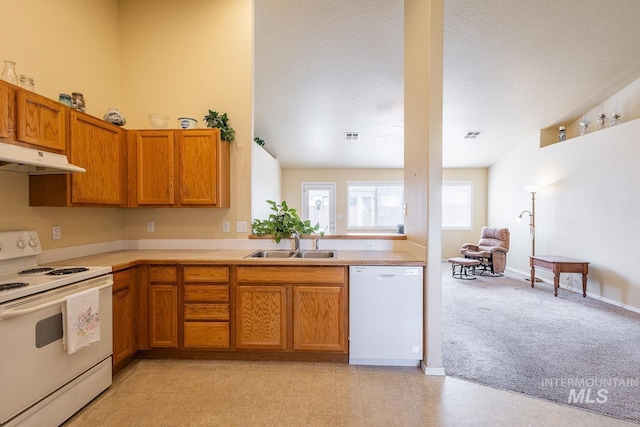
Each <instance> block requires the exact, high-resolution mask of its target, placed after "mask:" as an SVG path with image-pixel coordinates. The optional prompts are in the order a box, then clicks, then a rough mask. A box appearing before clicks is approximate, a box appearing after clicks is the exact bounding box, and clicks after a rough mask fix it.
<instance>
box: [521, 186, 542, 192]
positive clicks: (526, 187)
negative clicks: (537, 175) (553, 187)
mask: <svg viewBox="0 0 640 427" xmlns="http://www.w3.org/2000/svg"><path fill="white" fill-rule="evenodd" d="M524 189H525V190H527V191H528V192H529V193H537V192H538V190H540V186H539V185H525V186H524Z"/></svg>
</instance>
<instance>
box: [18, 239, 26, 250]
mask: <svg viewBox="0 0 640 427" xmlns="http://www.w3.org/2000/svg"><path fill="white" fill-rule="evenodd" d="M16 246H17V247H18V249H24V248H26V247H27V242H25V241H24V239H23V238H22V237H20V238H19V239H18V241H17V242H16Z"/></svg>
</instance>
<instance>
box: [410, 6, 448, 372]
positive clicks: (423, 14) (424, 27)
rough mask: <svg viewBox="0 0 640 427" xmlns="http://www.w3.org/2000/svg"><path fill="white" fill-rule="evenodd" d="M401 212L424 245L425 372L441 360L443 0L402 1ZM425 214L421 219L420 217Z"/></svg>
mask: <svg viewBox="0 0 640 427" xmlns="http://www.w3.org/2000/svg"><path fill="white" fill-rule="evenodd" d="M404 7H405V12H404V19H405V22H404V36H405V37H404V38H405V41H404V43H405V45H404V47H405V50H404V65H405V70H404V76H405V80H404V85H405V89H404V96H405V101H404V102H405V128H404V130H405V157H404V159H405V165H404V170H405V172H404V173H405V192H406V194H410V195H411V198H410V200H406V202H407V212H406V217H405V232H407V236H408V238H409V240H411V241H412V242H415V243H418V244H420V245H422V246H424V247H425V250H426V260H427V270H426V275H425V292H424V309H425V316H424V331H425V339H424V343H425V345H424V354H423V362H422V369H423V371H424V372H425V374H427V375H444V367H443V364H442V272H441V270H442V228H441V224H442V74H443V71H442V66H443V58H442V51H443V26H444V3H443V0H405V2H404ZM425 218H426V219H427V220H426V221H425Z"/></svg>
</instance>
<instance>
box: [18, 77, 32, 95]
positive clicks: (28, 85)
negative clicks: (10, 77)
mask: <svg viewBox="0 0 640 427" xmlns="http://www.w3.org/2000/svg"><path fill="white" fill-rule="evenodd" d="M20 86H22V87H23V88H25V89H27V90H30V91H31V92H33V91H34V89H35V83H34V82H33V77H29V76H25V75H24V74H20Z"/></svg>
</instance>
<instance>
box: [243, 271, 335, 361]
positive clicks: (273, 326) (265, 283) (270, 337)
mask: <svg viewBox="0 0 640 427" xmlns="http://www.w3.org/2000/svg"><path fill="white" fill-rule="evenodd" d="M346 282H347V273H346V268H345V267H333V266H331V267H324V266H322V267H315V266H295V267H288V266H264V267H262V266H238V267H237V273H236V295H235V298H236V335H235V336H236V348H238V349H269V350H285V351H313V352H339V353H345V354H346V353H347V298H346Z"/></svg>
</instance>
